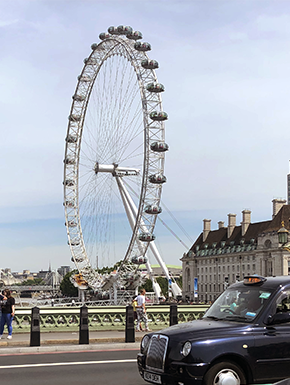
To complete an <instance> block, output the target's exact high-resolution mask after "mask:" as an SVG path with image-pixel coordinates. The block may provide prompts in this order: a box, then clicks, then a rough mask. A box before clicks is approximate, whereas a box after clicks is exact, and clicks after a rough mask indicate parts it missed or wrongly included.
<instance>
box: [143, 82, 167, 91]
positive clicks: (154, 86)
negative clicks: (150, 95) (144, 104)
mask: <svg viewBox="0 0 290 385" xmlns="http://www.w3.org/2000/svg"><path fill="white" fill-rule="evenodd" d="M146 90H147V91H149V92H164V91H165V88H164V85H163V84H161V83H155V82H154V83H149V84H147V86H146Z"/></svg>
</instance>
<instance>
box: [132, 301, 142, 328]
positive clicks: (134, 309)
mask: <svg viewBox="0 0 290 385" xmlns="http://www.w3.org/2000/svg"><path fill="white" fill-rule="evenodd" d="M137 305H138V304H137V297H136V298H134V299H133V302H132V306H133V312H134V321H136V322H137ZM139 329H140V330H141V331H143V329H142V325H141V322H140V323H139Z"/></svg>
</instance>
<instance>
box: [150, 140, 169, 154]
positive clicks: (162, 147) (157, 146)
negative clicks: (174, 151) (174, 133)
mask: <svg viewBox="0 0 290 385" xmlns="http://www.w3.org/2000/svg"><path fill="white" fill-rule="evenodd" d="M150 148H151V150H152V151H155V152H165V151H168V150H169V146H168V144H167V143H165V142H153V143H151V145H150Z"/></svg>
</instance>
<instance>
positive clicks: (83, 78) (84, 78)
mask: <svg viewBox="0 0 290 385" xmlns="http://www.w3.org/2000/svg"><path fill="white" fill-rule="evenodd" d="M78 80H79V81H80V82H84V83H89V82H90V81H91V80H92V79H91V78H90V77H89V76H86V75H79V76H78Z"/></svg>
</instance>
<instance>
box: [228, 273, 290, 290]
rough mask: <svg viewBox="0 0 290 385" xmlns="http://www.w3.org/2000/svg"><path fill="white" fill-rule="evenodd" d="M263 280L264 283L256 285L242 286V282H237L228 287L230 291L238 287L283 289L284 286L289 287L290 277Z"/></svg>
mask: <svg viewBox="0 0 290 385" xmlns="http://www.w3.org/2000/svg"><path fill="white" fill-rule="evenodd" d="M263 278H264V279H265V281H264V282H262V283H258V284H247V285H246V284H244V282H243V281H239V282H237V283H234V284H232V285H231V286H230V288H231V289H234V288H239V287H249V288H250V287H263V289H271V290H273V289H277V288H279V286H281V287H283V286H286V285H290V276H289V275H281V276H278V277H263Z"/></svg>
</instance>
